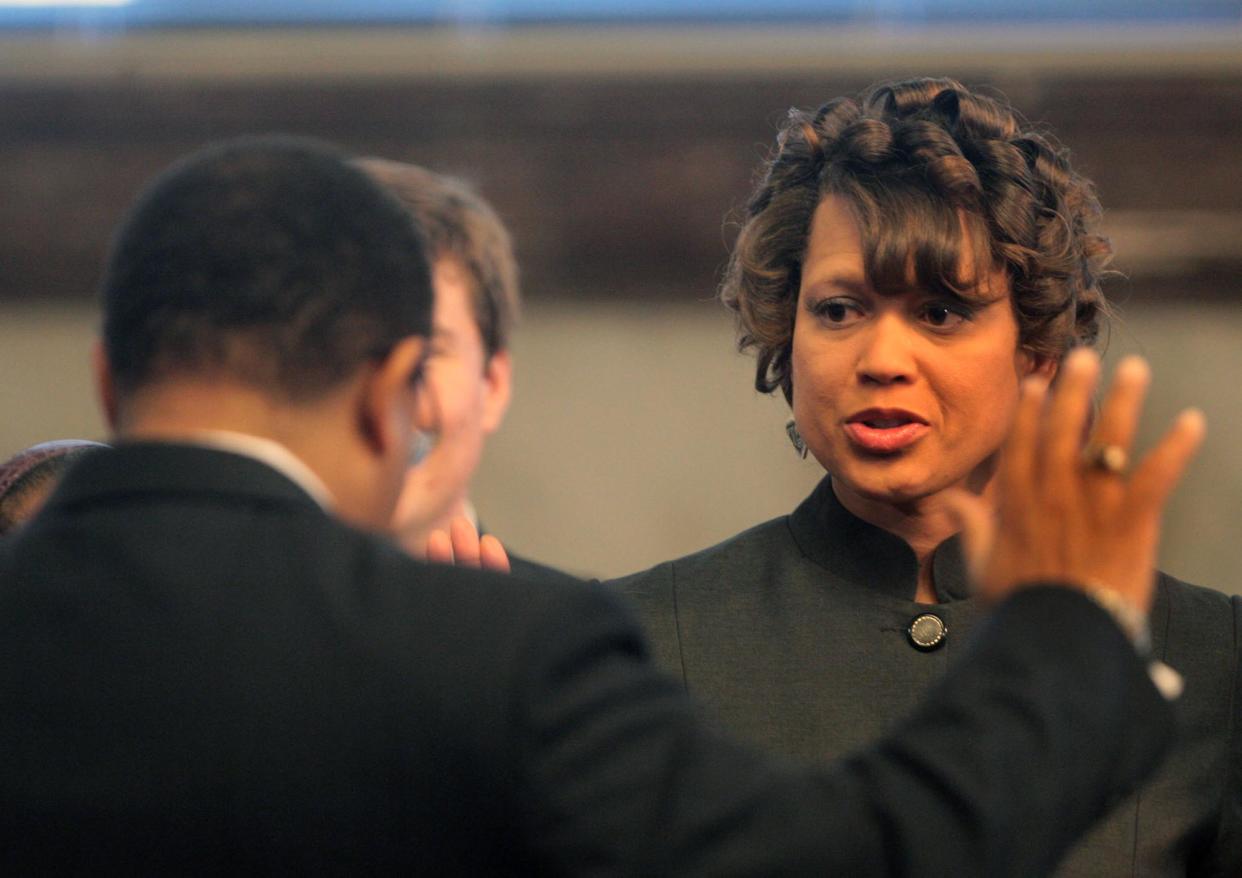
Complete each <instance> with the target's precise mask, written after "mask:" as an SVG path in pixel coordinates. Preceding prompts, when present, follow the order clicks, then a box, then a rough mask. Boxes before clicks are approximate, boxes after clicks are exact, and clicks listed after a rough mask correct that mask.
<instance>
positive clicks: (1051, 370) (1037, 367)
mask: <svg viewBox="0 0 1242 878" xmlns="http://www.w3.org/2000/svg"><path fill="white" fill-rule="evenodd" d="M1018 358H1019V366H1018V371H1019V373H1020V377H1022V378H1030V377H1031V376H1032V375H1034V376H1038V377H1040V378H1046V379H1047V380H1049V381H1051V380H1052V379H1053V378H1055V377H1056V375H1057V367H1059V366H1060V365H1061V358H1060V357H1054V356H1051V355H1049V354H1037V353H1034V352H1033V351H1028V350H1025V349H1023V350H1021V351H1019V352H1018Z"/></svg>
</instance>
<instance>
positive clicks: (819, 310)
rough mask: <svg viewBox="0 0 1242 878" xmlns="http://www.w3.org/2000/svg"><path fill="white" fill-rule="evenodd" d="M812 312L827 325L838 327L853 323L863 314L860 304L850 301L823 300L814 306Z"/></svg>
mask: <svg viewBox="0 0 1242 878" xmlns="http://www.w3.org/2000/svg"><path fill="white" fill-rule="evenodd" d="M811 310H812V311H813V312H814V313H815V315H816V316H817V317H819V318H820V319H821V320H823V321H824V322H825V323H830V324H836V325H845V324H849V323H853V322H854V320H856V319H857V318H858V316H859V314H860V313H861V309H860V308H859V307H858V303H857V302H854V301H853V300H850V299H823V300H822V301H819V302H816V303H815V304H814V305H812V306H811Z"/></svg>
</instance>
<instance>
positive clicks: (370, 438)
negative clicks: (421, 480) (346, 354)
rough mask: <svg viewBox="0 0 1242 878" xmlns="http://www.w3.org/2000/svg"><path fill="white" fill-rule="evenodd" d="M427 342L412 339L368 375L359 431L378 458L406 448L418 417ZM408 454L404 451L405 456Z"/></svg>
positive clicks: (405, 340) (399, 345) (398, 345)
mask: <svg viewBox="0 0 1242 878" xmlns="http://www.w3.org/2000/svg"><path fill="white" fill-rule="evenodd" d="M426 345H427V339H425V338H423V337H422V336H421V335H408V336H406V337H405V338H403V339H401V340H400V341H398V342H397V343H396V344H395V345H393V346H392V347H391V348H390V349H389V351H388V353H387V354H385V355H384V357H383V358H382V359H381V360H380V361H379V362H378V363H376V364H375V366H374V368H372V369H371V370H370V371H368V372H366V373H365V374H364V375H363V378H362V386H361V387H360V388H359V394H358V428H359V430H360V431H361V433H362V437H363V439H364V441H365V442H366V443H367V444H368V445H369V446H370V447H371V448H372V450H374V451H375V452H376V453H378V454H381V455H382V454H387V453H389V452H390V451H392V449H393V448H394V447H395V446H397V445H401V446H402V448H404V444H405V442H406V439H407V437H408V436H409V431H410V430H411V429H412V425H413V420H414V417H415V413H414V409H413V406H414V405H415V403H416V399H417V386H416V385H417V384H418V381H419V380H421V379H420V378H419V374H420V372H421V369H422V366H423V353H424V351H425V350H426ZM402 453H404V451H403V452H402Z"/></svg>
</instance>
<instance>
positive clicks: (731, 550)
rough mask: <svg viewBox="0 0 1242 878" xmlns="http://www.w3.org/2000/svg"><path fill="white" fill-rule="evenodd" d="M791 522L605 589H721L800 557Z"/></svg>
mask: <svg viewBox="0 0 1242 878" xmlns="http://www.w3.org/2000/svg"><path fill="white" fill-rule="evenodd" d="M788 519H789V516H788V515H781V516H778V517H777V518H773V519H771V520H769V521H765V522H763V523H762V524H757V525H755V526H754V527H750V528H747V529H746V530H744V531H742V532H741V533H738V534H734V535H733V536H731V537H729V538H728V539H726V540H723V541H721V542H719V543H716V544H715V545H714V546H709V547H708V548H706V549H700V550H699V551H697V552H692V553H691V554H689V555H683V556H682V557H680V558H674V559H673V560H671V561H664V562H663V563H660V564H657V565H655V566H654V567H649V568H648V569H646V570H642V571H639V572H638V573H631V574H629V575H628V576H622V577H619V578H617V579H612V580H609V581H608V582H606V583H605V585H608V586H609V587H612V588H617V589H619V590H621V591H623V592H626V593H627V594H648V593H651V592H653V591H665V590H671V589H672V588H673V586H674V583H676V585H677V586H678V588H679V589H681V588H685V587H693V586H694V584H695V583H715V584H717V585H718V584H719V583H720V581H721V580H722V579H734V578H736V577H738V576H745V575H747V573H748V572H749V571H752V570H755V569H757V568H761V567H767V566H769V565H770V564H771V563H773V561H774V560H775V559H778V558H781V557H783V556H786V555H789V554H790V553H796V546H795V545H794V543H793V540H792V538H791V537H790V533H789V524H788Z"/></svg>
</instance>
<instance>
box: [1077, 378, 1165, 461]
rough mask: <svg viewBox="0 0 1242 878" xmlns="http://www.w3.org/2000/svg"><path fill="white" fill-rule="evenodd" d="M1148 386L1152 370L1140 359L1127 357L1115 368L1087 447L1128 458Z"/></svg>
mask: <svg viewBox="0 0 1242 878" xmlns="http://www.w3.org/2000/svg"><path fill="white" fill-rule="evenodd" d="M1150 384H1151V369H1150V368H1149V367H1148V366H1147V363H1146V362H1145V361H1144V360H1143V359H1142V358H1141V357H1126V358H1125V359H1124V360H1122V361H1121V362H1120V363H1119V364H1118V365H1117V370H1116V372H1114V373H1113V382H1112V384H1111V385H1110V386H1109V388H1108V393H1107V394H1106V395H1105V397H1104V402H1103V404H1102V405H1101V406H1100V416H1099V419H1098V420H1097V421H1096V424H1095V430H1093V431H1092V434H1091V441H1090V443H1088V444H1089V447H1092V448H1097V449H1098V448H1109V447H1116V448H1119V449H1121V451H1122V453H1123V454H1124V455H1126V456H1128V455H1129V454H1130V448H1131V446H1132V445H1133V444H1134V434H1135V433H1136V432H1137V431H1138V423H1139V415H1140V414H1141V413H1142V411H1143V400H1144V399H1146V397H1147V388H1148V386H1149V385H1150ZM1099 471H1100V472H1103V473H1107V472H1108V471H1107V470H1099Z"/></svg>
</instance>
